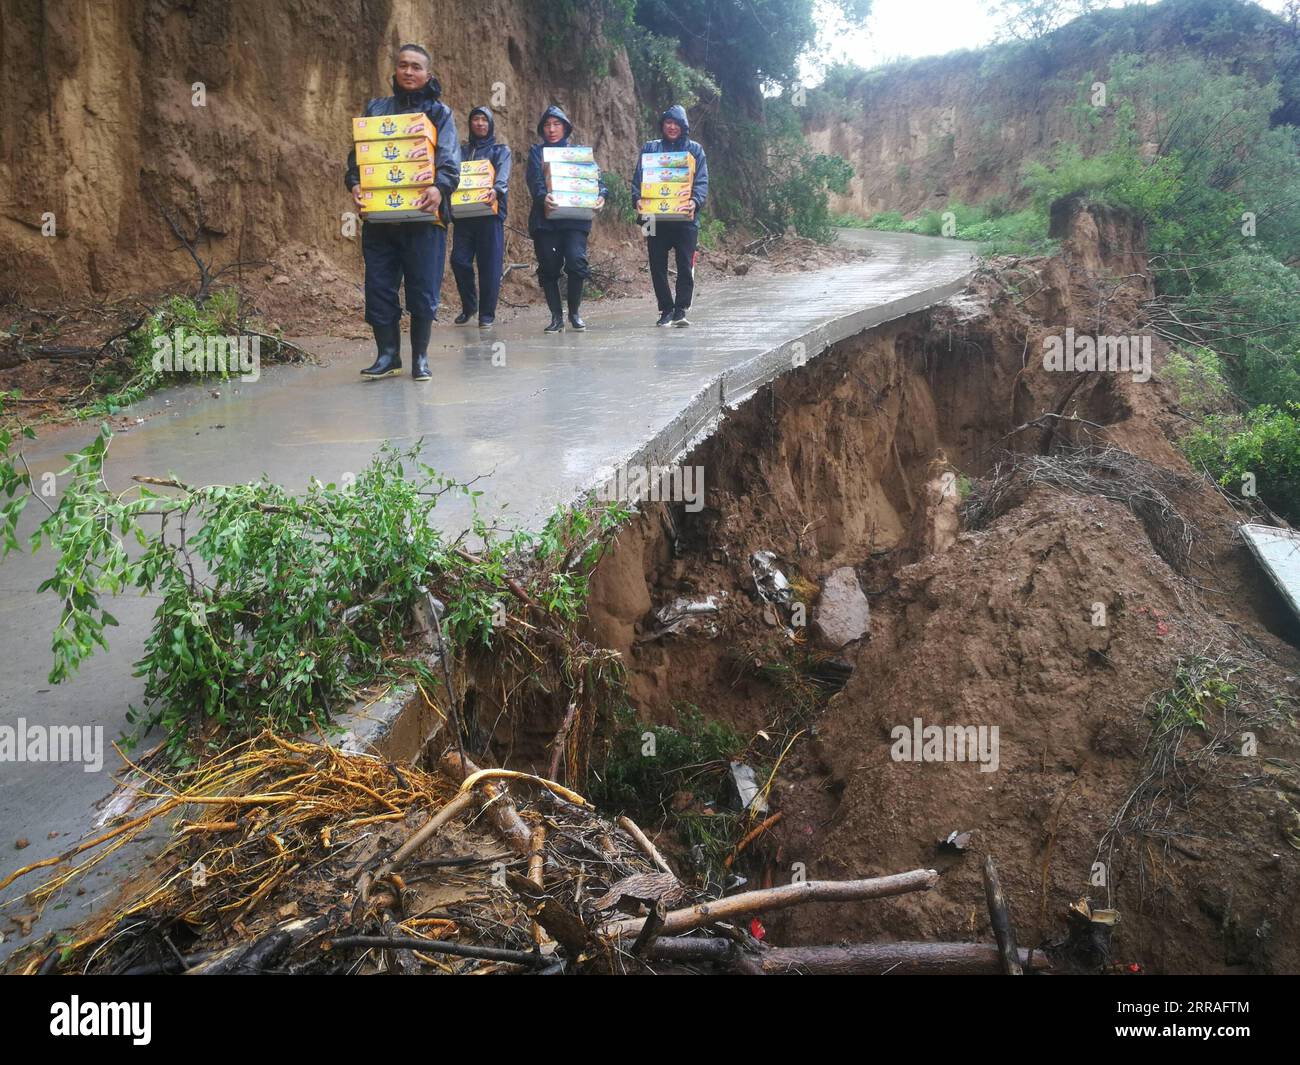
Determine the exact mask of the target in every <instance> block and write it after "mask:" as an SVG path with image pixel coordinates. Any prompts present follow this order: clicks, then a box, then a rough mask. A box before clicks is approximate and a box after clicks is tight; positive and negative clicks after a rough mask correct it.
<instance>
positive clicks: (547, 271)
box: [524, 104, 608, 333]
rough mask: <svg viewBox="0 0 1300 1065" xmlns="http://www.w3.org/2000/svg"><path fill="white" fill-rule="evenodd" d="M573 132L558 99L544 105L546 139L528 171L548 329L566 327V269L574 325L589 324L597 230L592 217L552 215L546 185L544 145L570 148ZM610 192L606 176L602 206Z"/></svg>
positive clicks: (532, 152)
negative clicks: (587, 296)
mask: <svg viewBox="0 0 1300 1065" xmlns="http://www.w3.org/2000/svg"><path fill="white" fill-rule="evenodd" d="M572 133H573V123H572V122H570V121H569V118H568V116H567V115H566V114H565V113H564V111H563V110H562V109H561V108H560V107H559V106H558V105H556V104H552V105H551V106H550V107H548V108H547V109H546V110H545V111H543V112H542V117H541V120H540V121H539V122H538V123H537V136H538V137H540V138H541V143H540V144H534V145H533V146H532V147H531V148H530V149H529V150H528V169H527V171H525V173H524V180H525V183H526V184H527V185H528V192H529V193H530V194H531V195H532V197H533V206H532V209H531V210H530V211H529V212H528V235H529V236H530V237H532V238H533V250H534V251H535V252H536V254H537V280H538V282H540V284H541V286H542V292H543V293H545V295H546V305H547V306H548V307H549V308H550V311H551V323H550V325H548V326H547V327H546V328H545V330H543V332H547V333H562V332H563V331H564V309H563V306H562V305H561V303H560V271H561V269H563V271H564V274H565V277H566V278H567V282H568V290H567V292H566V298H567V301H568V304H569V325H571V326H572V327H573V328H574V329H575V330H577V331H578V332H582V331H583V330H584V329H586V328H587V323H586V322H584V321H583V320H582V315H581V314H580V313H579V312H580V309H581V307H582V284H583V282H584V281H585V280H586V279H587V278H588V277H590V276H591V267H590V266H589V265H588V263H587V235H588V234H589V233H590V232H591V220H590V219H586V218H548V217H547V216H546V206H547V200H548V199H550V193H549V192H547V189H546V171H545V169H544V167H543V166H542V149H544V148H567V147H568V146H569V137H570V136H571V135H572ZM607 193H608V189H606V188H605V182H604V180H603V179H602V180H601V182H600V193H599V198H598V199H597V201H596V210H600V209H601V208H602V207H604V206H605V196H606V195H607Z"/></svg>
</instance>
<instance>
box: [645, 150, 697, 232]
mask: <svg viewBox="0 0 1300 1065" xmlns="http://www.w3.org/2000/svg"><path fill="white" fill-rule="evenodd" d="M694 185H695V156H693V155H691V153H690V152H646V153H645V154H643V155H642V156H641V189H640V193H641V198H640V199H639V200H637V204H636V209H637V211H638V212H639V213H640V214H643V215H647V216H648V215H653V216H654V217H656V218H662V219H664V220H665V221H668V222H684V221H687V220H688V219H690V218H691V213H690V201H691V189H692V188H693V187H694Z"/></svg>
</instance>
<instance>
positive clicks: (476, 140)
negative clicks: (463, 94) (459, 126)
mask: <svg viewBox="0 0 1300 1065" xmlns="http://www.w3.org/2000/svg"><path fill="white" fill-rule="evenodd" d="M475 115H482V116H483V117H484V118H486V119H487V124H488V131H487V136H486V137H476V136H474V116H475ZM465 135H466V137H467V138H468V139H469V146H470V147H471V148H486V147H488V146H489V145H492V144H495V143H496V139H497V123H496V119H495V118H494V117H493V115H492V111H491V109H490V108H487V107H476V108H474V110H472V111H471V112H470V113H469V117H468V119H467V120H466V123H465Z"/></svg>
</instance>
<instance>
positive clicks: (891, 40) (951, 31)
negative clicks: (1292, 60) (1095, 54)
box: [807, 0, 1284, 83]
mask: <svg viewBox="0 0 1300 1065" xmlns="http://www.w3.org/2000/svg"><path fill="white" fill-rule="evenodd" d="M1142 2H1143V0H1112V2H1111V4H1110V6H1111V7H1126V6H1131V5H1136V4H1139V3H1142ZM1256 2H1258V3H1259V4H1260V6H1261V7H1265V8H1267V9H1268V10H1270V11H1274V12H1281V10H1282V6H1283V3H1284V0H1256ZM996 29H997V21H996V20H995V19H994V18H993V17H992V16H990V15H989V14H988V3H987V0H874V3H873V4H872V13H871V16H870V17H869V18H868V20H867V24H866V26H865V27H864V28H863V29H859V30H848V29H847V28H845V27H843V26H841V27H830V28H829V31H828V32H824V33H823V35H822V45H823V48H824V49H825V54H826V58H827V59H829V60H835V59H846V60H849V61H850V62H854V63H857V64H858V65H859V66H864V67H872V66H877V65H879V64H880V63H884V62H887V61H888V60H890V59H899V58H913V57H916V56H923V55H942V54H944V53H945V52H955V51H958V50H960V49H963V48H979V47H981V46H982V45H985V44H988V43H989V42H990V41H991V40H992V39H993V37H994V35H995V31H996ZM807 76H808V80H809V81H811V82H813V83H815V82H817V81H820V80H821V75H820V74H819V73H816V72H815V70H814V69H809V70H808V71H807Z"/></svg>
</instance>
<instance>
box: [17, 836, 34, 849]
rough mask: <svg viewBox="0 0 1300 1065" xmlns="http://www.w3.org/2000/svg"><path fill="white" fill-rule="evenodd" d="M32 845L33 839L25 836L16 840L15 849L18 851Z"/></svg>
mask: <svg viewBox="0 0 1300 1065" xmlns="http://www.w3.org/2000/svg"><path fill="white" fill-rule="evenodd" d="M31 845H32V841H31V840H29V839H27V838H25V837H24V838H23V839H17V840H14V850H16V851H20V850H23V849H24V848H26V847H30V846H31Z"/></svg>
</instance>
